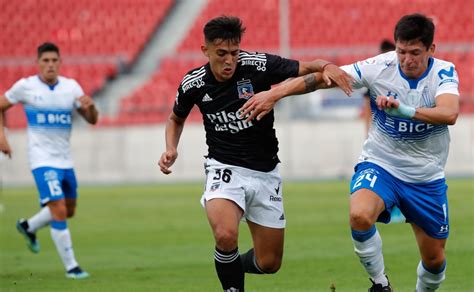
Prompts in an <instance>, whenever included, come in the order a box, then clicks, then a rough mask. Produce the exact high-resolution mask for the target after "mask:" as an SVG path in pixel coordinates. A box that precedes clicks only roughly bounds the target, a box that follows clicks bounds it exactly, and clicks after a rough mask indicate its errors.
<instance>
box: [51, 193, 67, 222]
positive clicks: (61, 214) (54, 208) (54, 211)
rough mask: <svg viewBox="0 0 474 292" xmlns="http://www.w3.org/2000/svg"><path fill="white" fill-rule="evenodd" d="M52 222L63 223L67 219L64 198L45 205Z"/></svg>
mask: <svg viewBox="0 0 474 292" xmlns="http://www.w3.org/2000/svg"><path fill="white" fill-rule="evenodd" d="M47 206H48V207H49V210H50V212H51V217H53V220H54V221H64V220H66V219H67V208H66V200H65V199H64V198H62V199H59V200H54V201H49V202H48V203H47Z"/></svg>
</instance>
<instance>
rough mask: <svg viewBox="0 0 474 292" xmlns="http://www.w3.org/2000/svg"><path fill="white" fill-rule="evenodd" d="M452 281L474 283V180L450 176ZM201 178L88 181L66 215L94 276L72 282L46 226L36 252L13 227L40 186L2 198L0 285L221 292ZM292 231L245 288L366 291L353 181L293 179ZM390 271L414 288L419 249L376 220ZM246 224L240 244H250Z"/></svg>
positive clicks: (288, 201) (466, 286)
mask: <svg viewBox="0 0 474 292" xmlns="http://www.w3.org/2000/svg"><path fill="white" fill-rule="evenodd" d="M448 185H449V191H448V192H449V194H448V196H449V204H450V206H449V207H450V219H451V222H450V223H451V234H450V238H449V240H448V244H447V258H448V269H447V280H446V282H445V283H443V285H442V286H441V289H440V290H439V291H461V292H462V291H473V289H474V272H473V270H474V235H473V234H474V199H473V195H474V181H473V180H472V179H471V180H451V181H449V182H448ZM202 188H203V186H202V184H180V185H171V184H164V185H147V186H120V187H118V186H116V187H106V186H99V187H81V188H80V189H79V193H80V198H79V204H78V209H77V213H76V217H75V218H74V219H73V220H71V221H69V227H70V229H71V232H72V236H73V243H74V247H75V252H76V257H77V259H78V261H79V263H80V264H81V266H82V267H83V268H84V269H85V270H87V271H88V272H89V273H90V274H91V275H92V276H91V278H89V279H86V280H68V279H66V278H65V277H64V270H63V267H62V264H61V262H60V259H59V256H58V255H57V253H56V251H55V248H54V246H53V243H52V240H51V238H50V234H49V228H45V229H43V230H41V231H39V233H38V236H39V239H40V242H41V252H40V253H39V254H32V253H30V252H29V251H28V250H27V248H26V244H25V242H24V240H23V238H22V237H21V236H20V235H19V234H18V233H17V231H16V229H15V221H16V219H17V218H19V217H27V216H30V215H32V214H33V213H34V212H36V211H37V210H38V203H37V195H36V190H35V189H34V188H15V189H3V192H2V194H1V195H0V203H1V204H2V206H0V207H1V209H2V210H1V211H0V291H220V290H221V289H220V284H219V282H218V280H217V277H216V275H215V272H214V262H213V249H214V243H213V239H212V235H211V232H210V228H209V226H208V223H207V219H206V217H205V213H204V210H203V209H202V208H201V206H200V205H199V198H200V196H201V192H202ZM283 190H284V197H285V209H286V217H287V229H286V234H285V254H284V260H283V267H282V269H281V270H280V271H279V272H278V273H277V274H274V275H263V276H261V275H247V276H246V289H247V291H332V290H331V288H330V287H331V285H333V286H334V287H335V291H337V292H343V291H367V288H368V287H369V281H368V279H367V275H366V274H365V271H363V268H362V267H361V266H360V264H359V262H358V259H357V257H356V256H355V254H354V252H353V248H352V242H351V238H350V232H349V227H348V183H347V182H344V181H333V182H317V183H286V184H284V186H283ZM378 228H379V230H380V233H381V235H382V238H383V242H384V255H385V264H386V269H387V273H388V275H389V277H390V280H391V282H392V284H393V286H394V289H395V290H396V291H413V288H414V284H415V281H416V266H417V264H418V260H419V256H418V250H417V247H416V244H415V239H414V237H413V234H412V231H411V228H410V226H409V225H408V224H399V223H396V224H389V225H383V224H379V225H378ZM250 246H251V242H250V236H249V232H248V229H247V226H246V225H245V224H242V225H241V231H240V243H239V248H240V251H241V252H244V251H246V250H247V249H248V248H250Z"/></svg>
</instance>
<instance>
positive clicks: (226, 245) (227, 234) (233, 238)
mask: <svg viewBox="0 0 474 292" xmlns="http://www.w3.org/2000/svg"><path fill="white" fill-rule="evenodd" d="M214 237H215V239H216V245H217V247H218V248H219V249H223V250H233V249H235V248H236V247H237V237H238V232H237V231H233V230H229V229H225V228H218V229H216V230H215V231H214Z"/></svg>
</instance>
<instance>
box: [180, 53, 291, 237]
mask: <svg viewBox="0 0 474 292" xmlns="http://www.w3.org/2000/svg"><path fill="white" fill-rule="evenodd" d="M298 71H299V62H298V61H295V60H289V59H285V58H281V57H279V56H276V55H270V54H265V53H249V52H244V51H241V52H240V54H239V58H238V64H237V68H236V70H235V72H234V75H233V76H232V78H231V79H229V80H227V81H225V82H219V81H217V80H216V79H215V77H214V75H213V73H212V71H211V68H210V65H209V63H208V64H206V65H204V66H202V67H200V68H196V69H193V70H191V71H189V72H188V74H186V76H185V77H184V78H183V81H182V82H181V84H180V86H179V88H178V93H177V96H176V102H175V104H174V108H173V112H174V113H175V114H176V115H177V116H178V117H181V118H186V117H187V116H188V114H189V112H190V111H191V109H192V108H193V106H194V105H197V106H198V108H199V110H200V111H201V113H202V116H203V120H204V129H205V131H206V143H207V145H208V159H207V162H206V173H207V182H206V190H205V192H204V194H203V196H202V200H201V202H202V204H203V205H204V204H205V202H206V201H208V200H211V199H214V198H225V199H229V200H232V201H233V202H235V203H236V204H237V205H238V206H239V207H240V208H242V210H243V211H244V216H245V217H246V218H247V219H248V220H250V221H252V222H254V223H257V224H260V225H262V226H267V227H272V228H284V227H285V224H286V220H285V216H284V209H283V198H282V193H281V177H280V175H279V172H278V167H277V164H278V163H279V162H280V160H279V159H278V155H277V153H278V140H277V138H276V135H275V129H274V128H273V122H274V113H273V110H272V111H271V112H270V113H268V114H267V115H266V116H265V117H263V118H262V119H261V120H260V121H256V120H252V121H250V122H246V121H245V119H246V117H242V118H240V117H239V112H238V111H239V109H240V108H241V107H242V106H243V104H244V103H245V102H246V101H247V100H248V99H249V98H251V97H252V96H253V95H254V94H256V93H258V92H261V91H264V90H269V89H270V88H271V86H272V85H274V84H278V83H280V82H282V81H284V80H286V79H288V78H290V77H296V76H298Z"/></svg>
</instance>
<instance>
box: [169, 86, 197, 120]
mask: <svg viewBox="0 0 474 292" xmlns="http://www.w3.org/2000/svg"><path fill="white" fill-rule="evenodd" d="M193 106H194V99H193V98H192V96H190V94H189V91H186V92H183V90H182V87H181V85H180V87H179V88H178V91H177V92H176V99H175V101H174V105H173V112H174V114H175V115H177V116H178V117H180V118H186V117H187V116H188V115H189V112H190V111H191V109H192V108H193Z"/></svg>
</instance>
